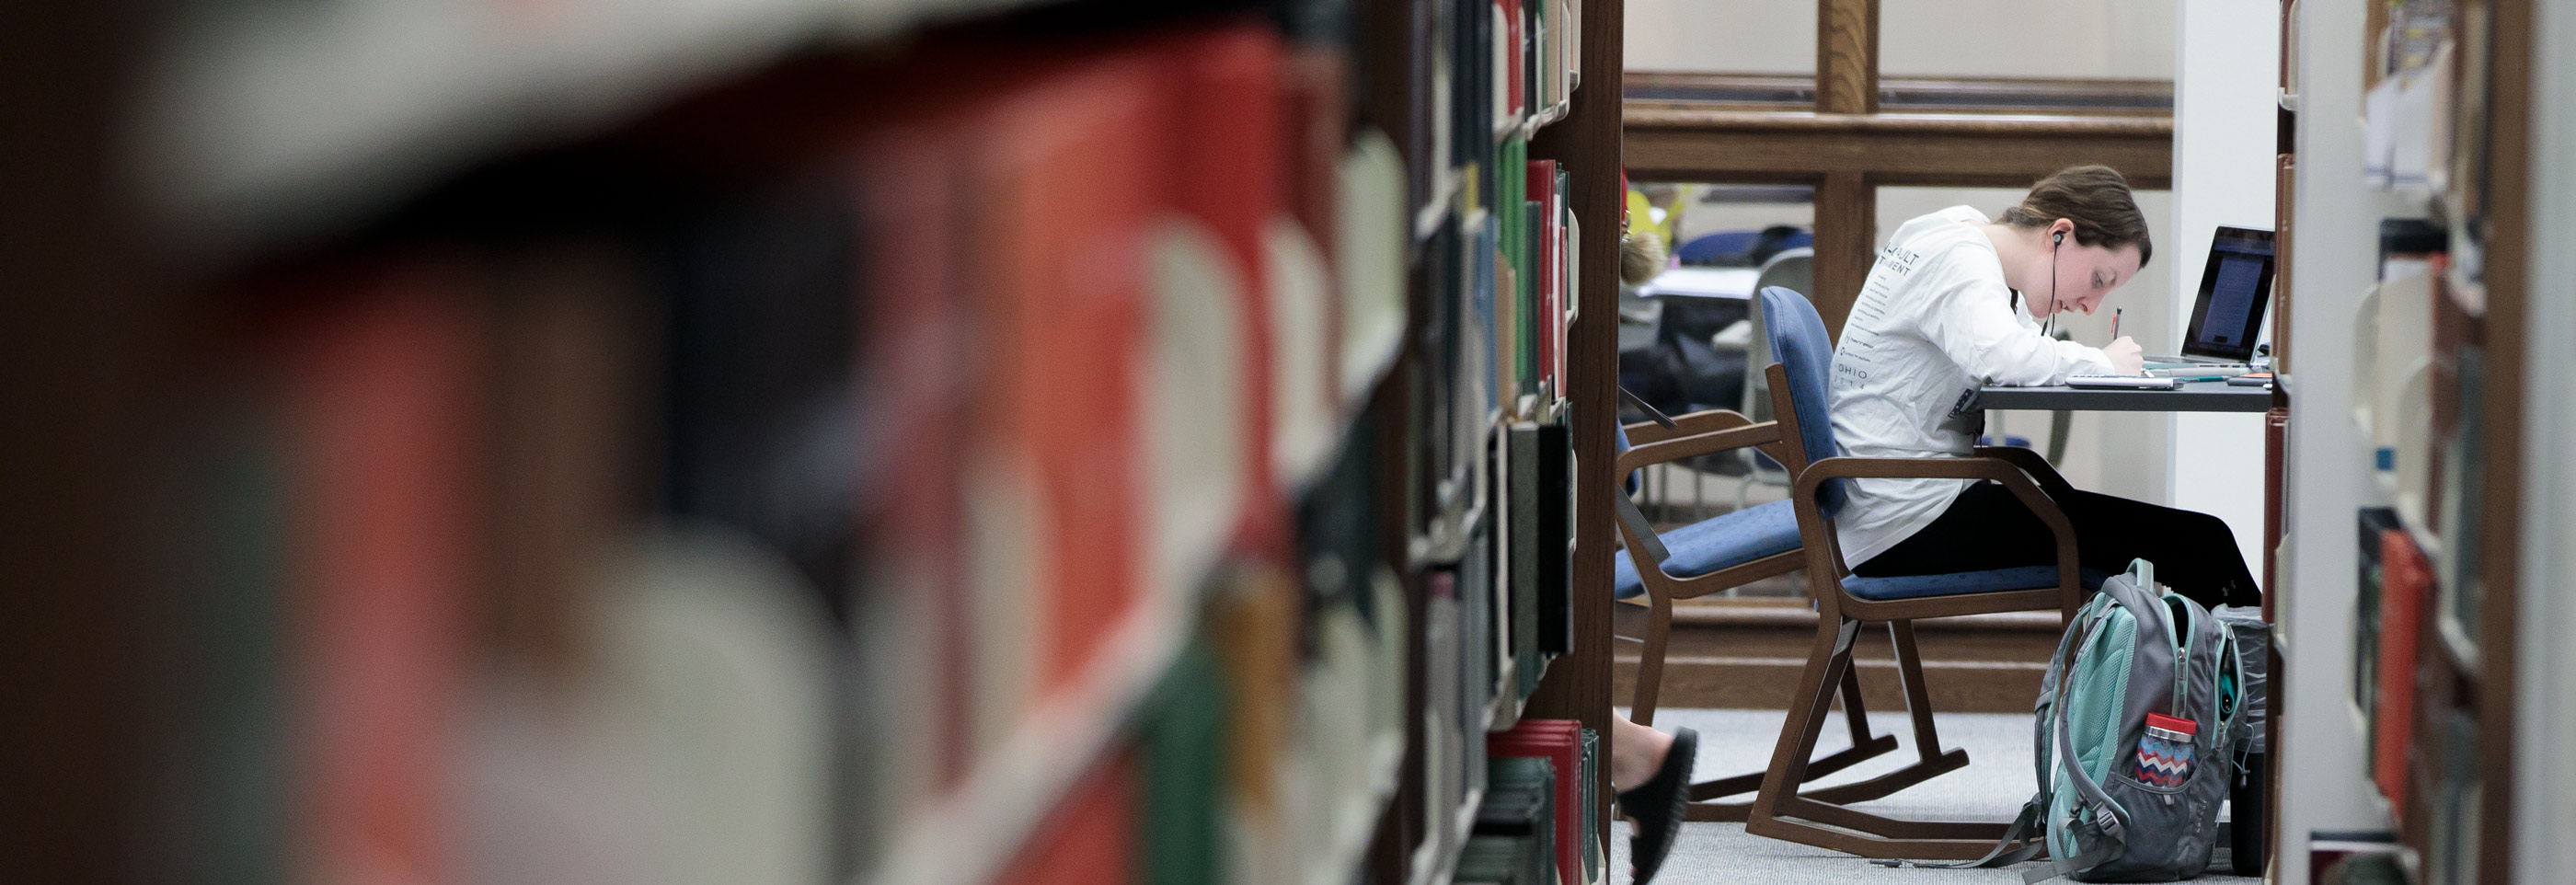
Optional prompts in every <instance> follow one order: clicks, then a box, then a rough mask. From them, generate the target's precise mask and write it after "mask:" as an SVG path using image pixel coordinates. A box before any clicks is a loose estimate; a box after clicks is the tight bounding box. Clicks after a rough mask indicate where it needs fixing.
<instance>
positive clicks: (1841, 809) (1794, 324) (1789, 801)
mask: <svg viewBox="0 0 2576 885" xmlns="http://www.w3.org/2000/svg"><path fill="white" fill-rule="evenodd" d="M1759 297H1760V298H1761V301H1762V305H1761V307H1762V310H1763V311H1764V312H1765V313H1766V314H1767V318H1768V319H1769V320H1770V322H1769V331H1770V338H1771V342H1772V346H1773V348H1774V349H1775V350H1776V351H1777V352H1778V354H1779V358H1780V361H1781V362H1780V365H1779V366H1776V367H1774V369H1775V370H1776V371H1778V372H1780V375H1779V376H1775V377H1774V378H1773V384H1772V389H1773V390H1774V391H1778V392H1783V393H1785V394H1786V396H1787V399H1788V402H1787V403H1786V404H1784V405H1782V406H1781V407H1780V408H1779V416H1780V417H1779V423H1780V424H1781V425H1782V427H1783V429H1782V433H1783V434H1784V435H1796V436H1797V437H1799V438H1801V439H1803V440H1804V441H1805V442H1806V449H1807V451H1808V453H1809V455H1810V456H1811V457H1810V458H1809V459H1808V461H1807V463H1806V464H1805V465H1803V467H1801V468H1800V469H1797V470H1796V471H1795V474H1796V476H1797V479H1796V480H1795V484H1794V485H1793V486H1792V488H1791V495H1790V500H1789V502H1788V503H1790V504H1791V505H1792V507H1793V508H1794V509H1795V510H1796V513H1797V517H1798V533H1799V536H1800V538H1801V539H1802V540H1803V542H1804V543H1803V549H1804V552H1805V556H1806V568H1807V576H1808V582H1809V584H1810V586H1811V588H1812V589H1811V592H1812V593H1813V594H1814V597H1815V600H1816V609H1817V614H1818V618H1817V621H1816V636H1815V642H1814V644H1813V645H1812V646H1811V647H1810V649H1809V651H1808V656H1807V668H1806V672H1805V674H1804V676H1803V677H1801V679H1800V682H1799V688H1798V693H1797V694H1796V695H1795V696H1793V697H1792V698H1791V700H1790V707H1789V718H1788V721H1787V722H1785V723H1783V724H1782V726H1781V729H1780V740H1779V743H1778V744H1777V745H1776V746H1775V747H1774V748H1773V751H1772V755H1771V767H1770V770H1769V771H1768V772H1766V773H1765V774H1764V777H1763V779H1762V787H1761V791H1760V793H1759V794H1758V795H1757V796H1756V797H1755V798H1754V800H1753V807H1752V810H1751V814H1750V817H1749V819H1748V820H1747V821H1746V822H1745V831H1746V832H1749V833H1753V834H1755V835H1761V836H1768V837H1771V838H1775V839H1784V840H1787V841H1791V842H1798V843H1802V844H1807V845H1813V846H1816V847H1819V848H1829V849H1832V850H1835V851H1843V852H1849V853H1852V854H1857V855H1861V856H1863V857H1874V858H1914V859H1925V860H1967V859H1973V858H1977V857H1981V856H1983V855H1984V854H1985V853H1986V852H1987V851H1988V850H1989V849H1991V848H1993V847H1994V844H1995V841H1996V840H1997V839H1999V838H2001V837H2002V836H2003V834H2004V831H2005V830H2006V828H2007V827H2008V826H2009V825H2008V824H2002V823H1984V822H1960V821H1912V820H1898V819H1895V818H1888V817H1882V816H1879V815H1874V814H1869V813H1866V812H1861V811H1856V810H1853V809H1851V808H1848V807H1846V806H1847V805H1849V804H1851V803H1852V802H1856V801H1862V800H1860V799H1858V798H1855V797H1856V796H1858V795H1873V796H1884V795H1887V794H1889V793H1893V792H1895V791H1897V790H1901V789H1904V788H1906V787H1910V786H1913V785H1915V784H1918V783H1922V782H1923V781H1926V780H1929V779H1931V778H1933V777H1936V776H1939V775H1941V774H1945V773H1947V772H1950V771H1955V770H1957V769H1959V768H1962V767H1965V766H1966V765H1967V764H1968V754H1967V751H1965V750H1960V749H1952V750H1948V751H1944V750H1942V749H1941V739H1940V734H1939V733H1938V731H1937V730H1935V729H1934V727H1933V718H1932V708H1931V700H1930V696H1929V693H1928V691H1927V690H1926V689H1925V687H1924V684H1923V661H1922V655H1921V653H1920V652H1919V651H1918V649H1917V648H1916V646H1915V637H1914V623H1913V622H1914V621H1915V620H1916V619H1918V618H1941V617H1951V616H1956V615H1969V614H1984V613H1990V612H2016V611H2046V610H2050V609H2055V610H2057V611H2058V613H2059V616H2060V618H2061V621H2062V619H2064V618H2068V617H2072V616H2073V615H2074V613H2075V610H2076V608H2077V607H2078V606H2079V605H2080V604H2081V603H2082V601H2083V599H2084V597H2085V595H2086V594H2087V593H2088V592H2089V591H2091V590H2093V589H2097V588H2099V587H2100V586H2101V582H2102V580H2103V579H2104V578H2105V577H2106V576H2105V575H2103V574H2101V573H2098V572H2087V571H2086V570H2084V569H2082V568H2081V567H2080V566H2079V565H2078V563H2079V562H2080V560H2078V559H2077V558H2076V549H2075V529H2074V526H2073V524H2072V523H2070V522H2069V521H2068V520H2067V518H2066V514H2065V513H2064V512H2063V511H2061V510H2060V509H2058V507H2057V505H2056V503H2055V502H2054V501H2053V500H2051V495H2052V493H2053V494H2059V495H2062V494H2065V493H2067V492H2069V491H2071V490H2072V487H2071V486H2069V485H2068V484H2067V483H2066V480H2065V479H2063V478H2061V477H2059V476H2058V475H2057V472H2056V471H2055V470H2054V469H2051V468H2050V467H2049V466H2048V463H2047V462H2046V461H2044V460H2042V459H2040V458H2039V456H2038V454H2037V453H2035V452H2032V451H2030V450H2028V449H1996V448H1980V449H1978V450H1977V451H1976V456H1974V457H1967V458H1855V457H1837V456H1834V455H1833V454H1832V453H1833V452H1835V451H1836V448H1835V445H1836V444H1835V440H1834V435H1833V423H1832V422H1831V421H1830V420H1829V419H1828V417H1827V415H1826V411H1825V410H1826V403H1827V402H1828V400H1827V393H1828V390H1829V385H1828V383H1827V379H1828V374H1827V373H1828V370H1829V369H1830V364H1831V362H1832V359H1833V345H1832V340H1831V339H1830V338H1828V337H1826V334H1825V326H1824V321H1823V320H1822V319H1821V318H1819V317H1818V316H1817V315H1816V310H1815V308H1814V306H1812V305H1810V304H1808V303H1807V300H1806V298H1805V297H1803V296H1800V295H1799V294H1798V293H1796V292H1792V291H1789V290H1787V289H1781V288H1776V287H1775V288H1770V289H1765V290H1763V291H1762V292H1761V293H1760V294H1759ZM1869 477H1886V478H1899V479H1910V478H1950V479H1968V480H1993V481H1995V482H1999V483H2002V484H2003V485H2004V487H2005V488H2007V489H2010V490H2011V491H2012V493H2013V496H2014V497H2015V498H2017V499H2019V500H2020V501H2021V502H2022V503H2023V504H2024V505H2026V506H2028V507H2029V508H2030V509H2031V512H2033V513H2035V514H2037V515H2038V516H2039V518H2040V519H2041V521H2043V522H2045V523H2047V524H2048V528H2049V531H2050V532H2052V533H2054V534H2055V535H2056V538H2057V564H2056V565H2054V566H2031V567H2026V568H2009V569H1996V570H1992V571H1982V572H1968V573H1961V574H1947V575H1925V576H1916V577H1902V578H1861V577H1854V576H1853V575H1852V574H1851V569H1850V567H1849V565H1848V564H1846V563H1845V562H1844V561H1843V555H1842V546H1841V544H1840V542H1839V541H1838V540H1837V539H1836V538H1835V534H1834V525H1833V517H1834V513H1835V512H1836V511H1837V510H1838V509H1839V508H1840V506H1841V504H1842V503H1843V500H1844V496H1845V492H1844V488H1843V485H1844V481H1845V480H1849V479H1856V478H1869ZM1871 623H1885V624H1886V625H1887V629H1888V634H1889V638H1890V639H1891V640H1892V641H1893V643H1894V645H1895V651H1896V663H1897V673H1898V675H1899V677H1900V678H1902V679H1903V680H1904V686H1905V701H1906V709H1907V711H1908V712H1909V713H1910V714H1911V716H1912V719H1913V726H1914V744H1915V751H1916V753H1917V759H1916V761H1914V762H1913V763H1911V764H1908V765H1906V766H1905V767H1903V768H1900V769H1897V770H1895V771H1891V772H1888V773H1886V774H1883V775H1880V776H1878V777H1876V778H1873V779H1871V780H1868V781H1862V782H1860V783H1856V784H1849V785H1844V786H1841V787H1835V788H1829V789H1826V790H1815V791H1808V792H1800V793H1793V792H1791V791H1790V785H1792V784H1804V783H1806V782H1807V781H1808V780H1809V779H1811V778H1813V777H1815V772H1814V769H1815V765H1814V764H1813V763H1810V762H1809V761H1808V760H1807V755H1808V754H1809V753H1811V752H1813V751H1814V750H1815V746H1816V737H1817V733H1818V732H1819V731H1820V730H1821V728H1822V727H1823V725H1824V718H1825V712H1826V705H1828V704H1829V703H1831V702H1832V700H1833V694H1834V690H1835V687H1836V686H1838V685H1841V684H1843V683H1844V682H1846V680H1848V679H1849V676H1850V673H1851V668H1852V661H1851V655H1852V644H1853V641H1854V640H1855V639H1856V638H1857V637H1858V636H1859V633H1860V628H1861V626H1862V625H1864V624H1871ZM1864 786H1866V789H1859V790H1850V791H1849V792H1838V791H1844V790H1847V789H1848V788H1854V787H1864Z"/></svg>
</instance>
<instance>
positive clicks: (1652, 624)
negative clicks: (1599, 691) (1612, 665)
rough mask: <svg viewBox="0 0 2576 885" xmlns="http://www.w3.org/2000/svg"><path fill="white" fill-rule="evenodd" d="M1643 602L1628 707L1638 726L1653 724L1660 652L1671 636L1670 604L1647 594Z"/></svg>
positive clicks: (1661, 663)
mask: <svg viewBox="0 0 2576 885" xmlns="http://www.w3.org/2000/svg"><path fill="white" fill-rule="evenodd" d="M1646 600H1647V603H1648V609H1647V612H1646V647H1645V648H1643V649H1641V650H1639V651H1638V653H1637V692H1636V695H1635V696H1634V697H1633V699H1632V701H1633V702H1632V703H1630V704H1629V705H1628V719H1629V721H1632V722H1635V723H1637V724H1638V725H1653V724H1655V701H1656V695H1659V694H1661V693H1662V692H1663V685H1664V648H1665V646H1666V645H1667V644H1668V643H1669V642H1670V640H1671V638H1672V632H1673V601H1672V600H1670V599H1666V598H1664V595H1663V594H1661V593H1656V592H1653V591H1651V590H1650V591H1648V592H1647V594H1646Z"/></svg>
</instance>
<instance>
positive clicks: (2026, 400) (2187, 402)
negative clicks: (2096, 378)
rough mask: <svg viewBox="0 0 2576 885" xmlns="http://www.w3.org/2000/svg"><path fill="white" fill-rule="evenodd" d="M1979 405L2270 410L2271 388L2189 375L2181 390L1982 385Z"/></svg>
mask: <svg viewBox="0 0 2576 885" xmlns="http://www.w3.org/2000/svg"><path fill="white" fill-rule="evenodd" d="M1976 407H1977V408H1980V409H2027V410H2031V411H2043V412H2047V411H2058V412H2269V411H2271V410H2272V388H2270V387H2237V386H2234V385H2230V384H2228V383H2227V382H2225V381H2188V382H2184V383H2183V385H2182V389H2180V390H2077V389H2075V388H2072V387H2067V386H2065V385H2062V384H2061V385H2057V386H2055V387H1987V388H1985V389H1983V390H1979V391H1977V402H1976Z"/></svg>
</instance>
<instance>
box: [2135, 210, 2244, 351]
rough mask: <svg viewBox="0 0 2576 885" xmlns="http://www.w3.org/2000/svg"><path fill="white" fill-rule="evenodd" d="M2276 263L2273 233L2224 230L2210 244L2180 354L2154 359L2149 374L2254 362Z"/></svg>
mask: <svg viewBox="0 0 2576 885" xmlns="http://www.w3.org/2000/svg"><path fill="white" fill-rule="evenodd" d="M2272 260H2273V257H2272V232H2271V231H2268V230H2247V229H2245V228H2238V227H2225V226H2221V227H2220V228H2219V229H2218V235H2217V236H2216V237H2213V238H2211V239H2210V241H2209V263H2208V265H2207V266H2206V267H2204V268H2203V269H2202V270H2201V273H2200V297H2199V298H2198V299H2196V300H2194V301H2193V302H2192V306H2191V325H2190V326H2188V327H2185V329H2184V331H2183V344H2182V353H2179V354H2154V355H2150V356H2148V357H2146V368H2147V370H2148V371H2150V372H2153V371H2155V370H2159V369H2197V368H2200V367H2205V366H2244V365H2246V364H2247V361H2249V360H2251V359H2253V358H2254V338H2255V336H2256V335H2258V334H2260V333H2261V332H2262V329H2263V309H2264V308H2265V307H2267V306H2269V305H2270V304H2271V301H2272Z"/></svg>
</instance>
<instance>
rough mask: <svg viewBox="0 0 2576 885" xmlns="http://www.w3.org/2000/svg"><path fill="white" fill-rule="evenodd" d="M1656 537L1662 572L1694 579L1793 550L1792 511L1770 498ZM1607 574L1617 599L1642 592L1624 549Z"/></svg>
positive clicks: (1795, 513)
mask: <svg viewBox="0 0 2576 885" xmlns="http://www.w3.org/2000/svg"><path fill="white" fill-rule="evenodd" d="M1662 538H1663V541H1664V547H1665V548H1666V549H1668V550H1670V551H1671V552H1672V554H1673V555H1672V558H1671V559H1667V560H1664V572H1665V573H1667V574H1670V575H1672V576H1673V577H1676V578H1689V577H1696V576H1699V575H1705V574H1708V573H1710V572H1714V571H1718V570H1720V569H1727V568H1733V567H1735V566H1739V565H1743V564H1745V563H1748V562H1752V561H1754V560H1756V559H1761V558H1763V557H1765V556H1775V555H1778V554H1782V553H1787V552H1789V551H1791V550H1796V549H1798V511H1797V510H1796V509H1795V508H1792V507H1791V506H1790V505H1789V502H1787V501H1773V502H1771V503H1769V504H1764V505H1761V506H1759V507H1748V508H1745V509H1743V510H1738V511H1735V512H1733V513H1729V514H1726V515H1723V516H1718V517H1714V518H1711V519H1704V520H1700V521H1699V522H1695V523H1691V524H1690V525H1686V526H1683V527H1681V528H1678V529H1674V530H1672V531H1669V532H1665V533H1663V535H1662ZM1612 572H1613V577H1612V579H1611V580H1612V584H1611V586H1612V587H1613V588H1615V590H1616V592H1617V593H1618V594H1619V598H1621V599H1628V598H1632V597H1635V596H1637V595H1639V594H1642V593H1644V592H1646V585H1645V582H1644V581H1643V580H1641V579H1639V578H1638V577H1637V563H1636V560H1635V559H1634V558H1632V557H1630V556H1629V554H1628V553H1627V552H1625V551H1622V552H1621V553H1620V554H1619V556H1618V557H1617V562H1616V563H1615V564H1614V565H1613V566H1612Z"/></svg>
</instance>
